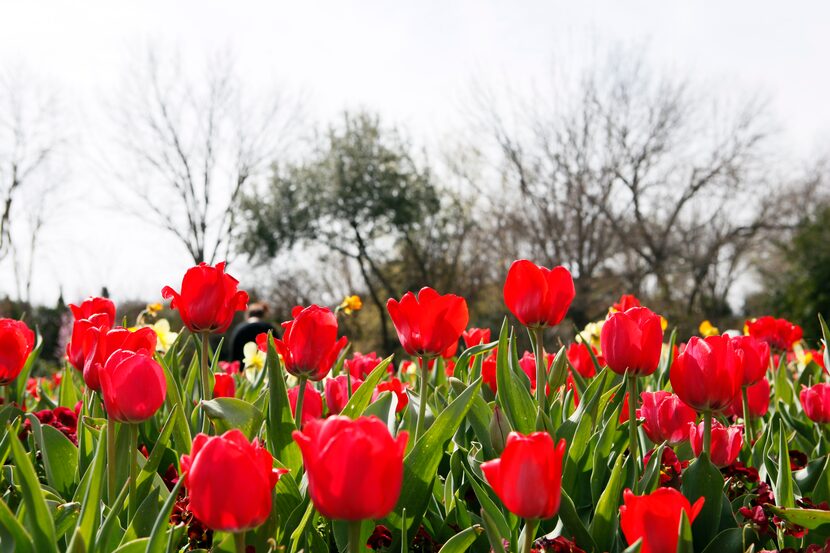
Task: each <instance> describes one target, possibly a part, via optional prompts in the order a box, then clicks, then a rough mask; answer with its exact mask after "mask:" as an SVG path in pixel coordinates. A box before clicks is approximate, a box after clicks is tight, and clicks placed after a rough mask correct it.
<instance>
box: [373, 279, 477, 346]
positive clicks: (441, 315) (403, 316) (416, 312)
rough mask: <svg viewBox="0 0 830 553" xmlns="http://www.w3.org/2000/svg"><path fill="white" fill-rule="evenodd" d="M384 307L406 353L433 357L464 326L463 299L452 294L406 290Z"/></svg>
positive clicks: (465, 316)
mask: <svg viewBox="0 0 830 553" xmlns="http://www.w3.org/2000/svg"><path fill="white" fill-rule="evenodd" d="M386 309H387V311H389V316H390V317H391V318H392V323H393V324H394V325H395V330H396V331H397V333H398V339H400V341H401V345H402V346H403V349H404V350H405V351H406V352H407V353H408V354H410V355H418V356H421V357H435V356H438V355H441V354H442V352H444V351H445V350H447V348H449V347H451V346H452V345H453V343H457V342H458V339H459V338H460V337H461V333H462V332H463V331H464V329H465V328H466V327H467V322H468V321H469V313H468V311H467V300H465V299H464V298H462V297H459V296H456V295H454V294H446V295H443V296H442V295H440V294H439V293H438V292H436V291H435V290H433V289H432V288H429V287H427V288H422V289H421V291H420V292H418V295H417V296H415V294H413V293H412V292H407V293H406V294H404V295H403V297H402V298H401V300H400V301H397V300H395V299H394V298H390V299H389V301H387V302H386Z"/></svg>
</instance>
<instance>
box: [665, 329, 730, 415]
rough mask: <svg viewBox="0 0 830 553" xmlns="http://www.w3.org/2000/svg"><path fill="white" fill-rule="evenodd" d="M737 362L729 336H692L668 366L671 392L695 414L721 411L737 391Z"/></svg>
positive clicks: (727, 405)
mask: <svg viewBox="0 0 830 553" xmlns="http://www.w3.org/2000/svg"><path fill="white" fill-rule="evenodd" d="M742 372H743V371H742V370H741V363H740V359H739V358H738V356H737V354H736V353H735V350H734V348H733V346H732V340H731V339H730V338H729V336H709V337H708V338H706V339H701V338H698V337H697V336H693V337H692V338H691V339H690V340H689V343H688V344H686V348H685V349H684V350H683V351H682V352H681V353H680V354H679V355H678V356H677V360H676V361H675V362H674V364H672V366H671V374H670V375H669V378H670V380H671V385H672V388H674V392H675V393H676V394H677V395H678V396H680V399H681V400H683V403H685V404H686V405H688V406H689V407H692V408H693V409H697V410H698V411H722V410H724V409H726V408H727V407H729V404H730V403H732V401H733V400H734V399H735V396H736V395H737V394H738V393H739V392H740V391H741V384H742V383H743V374H742Z"/></svg>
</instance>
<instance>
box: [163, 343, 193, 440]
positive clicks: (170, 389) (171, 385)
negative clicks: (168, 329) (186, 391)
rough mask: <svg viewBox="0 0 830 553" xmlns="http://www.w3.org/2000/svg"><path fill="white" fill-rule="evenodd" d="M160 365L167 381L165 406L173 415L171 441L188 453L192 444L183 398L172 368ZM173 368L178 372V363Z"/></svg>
mask: <svg viewBox="0 0 830 553" xmlns="http://www.w3.org/2000/svg"><path fill="white" fill-rule="evenodd" d="M176 341H178V339H177V340H176ZM160 365H161V366H162V368H163V369H164V377H165V379H166V380H167V400H166V401H167V405H168V406H169V408H170V410H171V411H172V412H174V413H175V418H174V421H175V426H174V427H173V439H174V440H175V442H176V446H177V449H178V451H180V452H184V451H190V447H191V445H192V444H193V436H192V434H191V433H190V425H189V424H188V422H187V411H186V410H185V404H184V398H183V397H182V391H181V386H180V383H179V379H178V376H173V373H172V368H173V367H170V366H168V365H167V362H165V361H162V362H161V363H160ZM175 366H176V368H177V370H178V363H177V364H176V365H175Z"/></svg>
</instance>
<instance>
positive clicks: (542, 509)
mask: <svg viewBox="0 0 830 553" xmlns="http://www.w3.org/2000/svg"><path fill="white" fill-rule="evenodd" d="M564 457H565V440H559V443H558V444H557V445H555V446H554V444H553V438H552V437H551V435H550V434H548V433H547V432H534V433H532V434H529V435H527V436H525V435H522V434H519V433H518V432H511V433H510V434H509V435H508V436H507V442H506V443H505V447H504V451H503V452H502V454H501V457H500V458H498V459H493V460H492V461H487V462H486V463H482V465H481V471H482V472H483V473H484V477H485V478H486V479H487V482H488V483H489V484H490V486H491V487H492V488H493V491H494V492H496V495H497V496H498V497H499V499H501V501H502V503H504V506H505V507H507V510H508V511H510V512H511V513H513V514H514V515H516V516H520V517H522V518H526V519H544V518H550V517H552V516H553V515H555V514H556V512H557V511H558V510H559V502H560V500H561V498H562V463H563V459H564Z"/></svg>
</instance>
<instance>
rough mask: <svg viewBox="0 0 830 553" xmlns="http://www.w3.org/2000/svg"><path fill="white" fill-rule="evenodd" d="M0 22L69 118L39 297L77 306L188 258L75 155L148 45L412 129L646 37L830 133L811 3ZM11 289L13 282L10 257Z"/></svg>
mask: <svg viewBox="0 0 830 553" xmlns="http://www.w3.org/2000/svg"><path fill="white" fill-rule="evenodd" d="M0 21H2V23H3V25H2V28H3V30H2V32H0V69H2V68H4V67H9V66H18V67H23V68H25V69H26V70H27V71H29V72H31V73H32V74H34V75H36V76H37V77H38V78H39V79H41V80H43V81H46V82H48V83H50V84H51V85H53V86H54V87H56V88H57V89H59V90H60V91H61V96H62V99H63V101H64V104H65V105H67V106H68V107H69V108H70V109H71V110H72V114H71V115H72V118H73V121H74V124H75V137H76V139H77V140H75V141H74V142H75V143H76V144H77V151H76V152H73V154H72V160H71V161H72V162H71V164H70V165H71V173H70V176H69V177H68V186H70V187H71V191H72V192H73V194H71V199H70V201H69V202H67V204H66V209H64V210H63V211H62V213H61V214H60V216H58V217H57V218H56V219H55V220H54V221H52V222H51V224H50V226H49V227H47V229H46V231H44V235H43V238H44V246H43V249H42V255H41V258H39V259H38V264H37V266H36V267H35V285H34V299H35V300H37V301H41V302H49V303H51V302H53V301H55V300H56V299H57V296H58V290H59V287H61V286H62V287H63V290H64V294H65V297H66V299H67V300H68V301H73V300H75V299H78V298H80V297H82V296H85V295H88V294H90V293H97V291H98V290H99V289H100V287H101V285H103V284H106V285H107V286H108V287H109V289H110V291H111V292H112V293H113V296H114V298H115V299H116V301H118V300H124V299H131V298H139V297H140V298H143V299H147V300H153V299H159V298H160V294H159V291H160V290H161V288H162V286H164V285H165V284H175V285H176V286H178V281H179V279H180V277H181V275H182V273H183V271H184V270H185V269H186V268H187V266H189V261H188V256H187V254H186V252H185V251H184V249H183V248H181V247H180V246H178V245H176V244H175V243H173V242H171V241H170V240H169V239H167V238H166V237H165V235H164V234H162V233H160V232H159V230H158V229H157V228H154V227H153V226H152V225H149V224H146V223H143V222H141V221H135V220H132V219H125V218H123V217H121V216H120V215H115V214H114V213H113V211H112V207H113V206H112V204H111V200H110V196H109V195H108V194H107V193H106V191H105V189H106V187H109V186H116V185H117V183H113V182H105V181H103V180H102V178H101V176H100V175H99V174H97V173H96V172H95V171H92V170H91V169H90V164H89V162H88V160H87V158H88V157H89V156H91V152H89V151H85V149H87V148H88V147H89V146H88V145H89V144H91V143H94V142H95V140H94V139H95V135H96V134H97V133H100V132H101V128H100V124H99V120H100V119H101V110H102V102H103V101H104V100H106V101H112V94H113V91H114V90H115V89H116V86H117V85H118V84H119V83H120V82H121V81H122V79H123V76H124V74H125V71H126V70H127V69H128V68H127V63H128V61H129V60H130V59H131V53H134V52H135V51H137V50H141V49H142V48H146V47H147V45H154V47H156V48H157V49H160V50H162V51H163V50H165V49H170V51H176V50H178V51H180V53H181V56H182V57H183V58H184V60H185V61H189V62H192V63H201V62H202V61H203V60H204V55H205V54H206V53H215V52H216V51H221V50H222V49H224V48H230V49H232V50H233V52H234V54H235V57H236V59H237V61H238V66H239V69H240V71H241V73H242V75H243V78H244V80H245V82H246V83H248V85H249V86H251V87H257V86H261V85H264V84H265V83H269V82H274V81H277V82H279V83H281V84H282V85H283V86H285V87H287V88H288V89H289V90H293V91H297V92H302V93H303V95H304V96H305V97H307V103H306V108H307V110H308V111H309V113H310V115H311V116H312V118H313V119H315V120H318V121H325V120H326V119H328V118H330V117H332V116H334V115H336V114H337V113H338V112H339V111H341V110H342V109H344V108H347V107H367V108H370V109H373V110H376V111H378V112H379V113H380V114H381V115H382V116H383V117H384V118H386V119H387V120H389V121H392V122H395V123H398V124H401V125H405V126H407V127H408V129H409V131H410V133H411V135H413V136H414V137H415V138H416V139H418V140H424V141H433V140H437V139H440V138H442V137H445V136H447V134H449V133H452V132H453V129H454V128H455V125H456V124H457V123H458V122H459V118H458V116H457V112H458V111H459V107H460V106H461V105H463V103H464V99H465V98H466V97H467V96H468V94H469V91H470V88H471V85H472V83H473V82H474V81H476V82H481V83H485V84H487V85H489V86H497V87H498V86H503V85H506V84H509V85H510V87H511V88H512V89H514V90H517V91H523V90H529V89H531V88H532V87H533V86H534V84H537V83H539V82H541V81H544V80H545V79H546V75H547V73H548V71H549V70H550V68H551V67H552V66H554V65H557V64H569V63H572V62H577V63H581V62H583V61H584V60H585V59H589V58H590V57H592V56H593V55H595V54H596V53H597V52H602V51H605V50H607V49H608V48H609V47H614V46H615V45H641V46H644V47H645V49H646V50H647V52H648V53H649V55H650V56H651V57H652V58H653V59H654V60H655V61H656V63H659V64H662V65H665V66H668V67H670V68H672V69H673V70H675V71H677V72H679V73H682V74H685V75H689V76H690V77H691V78H692V79H694V80H696V81H698V82H700V83H705V85H706V86H710V87H712V88H714V89H715V91H716V92H721V91H722V92H723V93H724V94H729V95H731V96H733V97H734V96H735V95H738V96H740V95H742V94H747V95H749V94H753V93H755V92H761V93H762V94H764V95H766V96H767V97H769V98H770V100H771V107H772V109H773V112H774V114H775V115H776V116H777V118H778V121H779V123H780V124H781V129H782V135H781V137H782V140H781V143H782V144H783V145H784V147H785V148H787V149H789V150H791V152H792V154H793V155H794V156H796V157H799V156H803V157H807V156H809V155H811V154H814V153H817V152H822V151H826V149H827V146H826V145H827V140H828V138H830V107H828V99H830V72H828V67H829V66H830V64H829V63H828V57H829V56H830V33H828V29H830V3H827V2H823V1H815V2H798V1H794V2H776V1H767V0H764V1H759V0H752V1H734V0H733V1H729V2H723V1H700V0H696V1H682V2H681V1H676V2H657V1H648V2H646V1H636V2H635V1H619V0H616V1H602V2H599V1H595V2H592V1H585V2H575V1H569V2H557V1H530V0H522V1H514V2H507V1H503V2H495V1H483V0H479V1H473V0H467V1H454V2H447V1H438V0H428V1H427V0H421V1H419V2H389V1H379V0H377V1H375V0H372V1H369V0H360V1H357V0H351V1H344V0H339V1H314V2H275V1H267V2H266V1H262V2H253V1H240V0H234V1H233V2H228V1H217V0H199V1H196V0H192V1H171V0H166V1H142V2H117V1H116V2H113V1H112V0H107V1H83V0H79V1H76V2H65V1H58V0H56V1H39V2H19V1H2V2H0ZM241 276H242V280H243V285H245V278H244V275H241ZM5 293H10V294H12V295H14V293H15V292H14V290H13V288H12V268H11V266H10V265H9V263H5V264H0V296H2V295H5Z"/></svg>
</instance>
